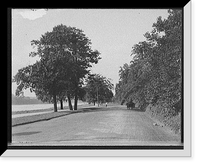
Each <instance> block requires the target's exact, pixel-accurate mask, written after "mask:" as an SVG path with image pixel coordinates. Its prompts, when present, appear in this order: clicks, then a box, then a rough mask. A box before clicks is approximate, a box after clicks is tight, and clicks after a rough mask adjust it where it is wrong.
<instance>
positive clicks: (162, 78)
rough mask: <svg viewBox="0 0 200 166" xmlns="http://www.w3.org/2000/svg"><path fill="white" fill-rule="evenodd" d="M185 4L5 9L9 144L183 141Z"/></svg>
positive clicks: (94, 146) (168, 146)
mask: <svg viewBox="0 0 200 166" xmlns="http://www.w3.org/2000/svg"><path fill="white" fill-rule="evenodd" d="M185 13H187V12H185V11H184V8H133V9H117V8H116V9H98V8H97V9H82V8H80V9H79V8H71V9H70V8H66V9H65V8H63V9H62V8H39V9H35V8H33V9H32V8H13V9H11V32H12V33H11V85H12V87H11V95H12V99H11V112H10V113H11V121H10V123H11V129H10V132H11V134H10V142H9V145H8V147H9V149H10V150H12V149H15V150H17V149H18V150H20V149H66V150H82V149H85V150H88V151H90V150H93V151H94V150H100V149H101V150H104V151H106V150H120V149H123V150H129V151H130V150H134V153H137V152H136V151H137V150H144V151H145V150H147V153H151V152H150V150H154V151H156V150H162V151H163V155H164V151H166V152H167V153H170V154H168V155H173V152H175V153H176V152H177V151H178V152H180V151H181V150H182V151H184V150H188V149H189V148H190V147H189V145H188V144H189V138H188V137H190V134H189V132H190V131H189V125H185V123H186V122H187V123H188V122H190V121H189V120H187V119H186V118H189V117H190V116H189V114H190V110H188V107H187V106H186V104H187V103H185V94H186V93H187V92H188V90H185V89H184V87H185V86H186V85H187V83H186V82H184V79H185V78H186V77H188V74H187V70H185V69H186V68H185V63H186V62H189V61H187V59H188V58H190V55H186V54H185V48H184V37H186V36H187V34H185V32H186V31H185V29H184V19H185V17H187V16H185V15H184V14H185ZM185 56H188V58H185ZM189 71H190V70H188V72H189ZM188 88H189V87H188ZM189 93H190V92H189ZM187 96H188V95H187ZM188 97H189V96H188ZM189 104H190V103H189ZM186 107H187V109H186ZM189 108H190V106H189ZM186 115H187V116H186ZM185 134H187V136H185ZM171 151H172V152H171ZM83 153H84V152H83ZM159 153H160V152H159ZM175 153H174V154H175ZM160 154H161V153H160ZM186 154H188V153H186ZM74 155H75V154H74ZM138 155H140V156H142V152H140V153H138ZM144 155H145V153H144ZM180 155H181V153H180ZM183 155H184V153H183ZM166 156H167V155H166Z"/></svg>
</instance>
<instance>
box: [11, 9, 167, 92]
mask: <svg viewBox="0 0 200 166" xmlns="http://www.w3.org/2000/svg"><path fill="white" fill-rule="evenodd" d="M158 16H162V18H167V16H168V13H167V9H49V10H44V9H39V10H35V11H33V10H30V9H13V10H12V75H15V74H16V73H17V71H18V69H20V68H22V67H25V66H27V65H29V64H33V63H34V62H35V61H36V59H37V58H32V57H29V53H30V52H31V51H32V50H33V48H32V46H31V40H37V39H39V38H40V37H41V35H42V34H44V33H46V32H47V31H52V30H53V27H54V26H57V25H60V24H64V25H66V26H72V27H76V28H78V29H82V30H83V31H84V33H85V34H86V36H87V37H88V38H89V39H91V42H92V49H97V50H98V51H99V52H100V53H101V55H100V56H101V57H102V59H101V60H100V61H99V63H98V64H96V65H93V67H92V72H93V73H99V74H102V75H103V76H105V77H107V78H111V79H112V83H113V84H116V83H117V82H118V80H119V75H118V71H119V67H120V66H122V65H123V64H124V63H129V62H130V60H131V59H132V57H131V56H130V55H131V50H132V47H133V45H135V44H137V43H138V42H140V41H144V40H145V38H144V36H143V35H144V34H145V33H146V32H147V31H151V30H152V25H153V23H154V22H156V19H157V18H158ZM16 87H17V86H16V84H15V83H13V84H12V93H13V94H14V93H15V89H16ZM24 95H25V96H35V95H34V93H30V91H29V90H26V91H25V93H24Z"/></svg>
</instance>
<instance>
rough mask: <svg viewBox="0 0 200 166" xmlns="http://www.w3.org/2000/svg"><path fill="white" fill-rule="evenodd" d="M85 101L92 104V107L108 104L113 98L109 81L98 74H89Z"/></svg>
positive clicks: (111, 85)
mask: <svg viewBox="0 0 200 166" xmlns="http://www.w3.org/2000/svg"><path fill="white" fill-rule="evenodd" d="M85 89H86V99H87V101H88V102H93V103H94V105H95V103H96V102H97V103H98V106H99V103H105V102H110V101H111V100H112V98H113V93H112V89H113V84H112V83H111V82H110V79H107V78H106V77H103V76H101V75H99V74H91V75H89V77H88V79H87V80H86V87H85Z"/></svg>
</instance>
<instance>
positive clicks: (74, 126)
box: [12, 106, 180, 146]
mask: <svg viewBox="0 0 200 166" xmlns="http://www.w3.org/2000/svg"><path fill="white" fill-rule="evenodd" d="M154 123H155V122H154V121H153V120H152V119H151V118H150V117H149V116H148V115H147V114H146V113H145V112H142V111H141V110H139V109H134V110H127V109H126V108H125V107H124V106H117V107H116V106H109V107H107V108H106V107H105V106H104V107H103V106H102V107H99V108H98V107H91V108H85V109H83V111H82V112H79V113H74V114H71V115H67V116H63V117H59V118H55V119H51V120H48V121H41V122H36V123H31V124H26V125H21V126H16V127H12V142H13V145H94V146H96V145H101V146H104V145H111V146H112V145H180V137H179V136H177V135H175V134H173V133H172V132H171V131H170V130H169V129H168V128H167V127H165V126H164V127H162V126H155V125H154Z"/></svg>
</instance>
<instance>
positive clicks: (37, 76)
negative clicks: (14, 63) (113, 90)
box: [13, 24, 101, 112]
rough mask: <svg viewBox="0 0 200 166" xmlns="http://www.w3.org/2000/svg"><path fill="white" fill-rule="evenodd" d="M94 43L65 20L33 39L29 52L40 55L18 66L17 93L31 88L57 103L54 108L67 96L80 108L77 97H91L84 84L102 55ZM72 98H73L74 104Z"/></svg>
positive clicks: (15, 77)
mask: <svg viewBox="0 0 200 166" xmlns="http://www.w3.org/2000/svg"><path fill="white" fill-rule="evenodd" d="M91 44H92V43H91V40H90V39H88V37H86V35H85V34H84V33H83V31H82V30H80V29H77V28H75V27H70V26H69V27H68V26H65V25H62V24H61V25H58V26H55V27H54V28H53V30H52V31H51V32H46V33H45V34H44V35H42V36H41V37H40V39H39V40H32V41H31V45H32V46H33V49H34V51H33V52H31V53H30V54H29V56H30V57H35V56H38V57H39V60H38V61H36V63H34V64H33V65H29V66H27V67H23V68H21V69H19V70H18V73H17V74H16V75H15V76H14V78H13V82H16V83H17V85H18V86H17V90H16V95H17V96H20V95H21V94H22V93H23V90H24V89H27V88H30V91H31V92H35V94H36V96H37V98H38V99H39V100H41V101H43V102H52V103H54V111H55V112H56V111H57V102H58V101H60V104H61V109H62V108H63V101H64V100H67V101H68V104H69V109H70V110H73V109H74V110H77V103H78V99H80V100H81V99H85V100H87V99H88V98H87V97H85V96H86V94H88V93H89V92H88V88H86V87H85V86H87V85H86V82H87V80H89V77H90V75H91V73H90V68H91V67H92V64H97V63H98V61H99V60H100V59H101V57H100V53H99V51H97V50H92V48H91ZM91 78H92V77H91ZM87 87H88V86H87ZM95 92H96V91H95ZM97 92H98V91H97ZM97 97H98V96H97ZM97 97H96V98H97ZM71 99H74V106H73V105H72V103H71Z"/></svg>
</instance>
